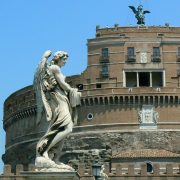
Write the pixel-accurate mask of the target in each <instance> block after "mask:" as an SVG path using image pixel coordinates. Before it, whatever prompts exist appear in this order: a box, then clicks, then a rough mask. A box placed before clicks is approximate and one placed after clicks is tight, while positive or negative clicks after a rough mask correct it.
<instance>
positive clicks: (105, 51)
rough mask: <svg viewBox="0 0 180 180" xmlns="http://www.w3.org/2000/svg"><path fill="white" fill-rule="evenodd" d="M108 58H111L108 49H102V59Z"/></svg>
mask: <svg viewBox="0 0 180 180" xmlns="http://www.w3.org/2000/svg"><path fill="white" fill-rule="evenodd" d="M108 56H109V50H108V48H102V57H108Z"/></svg>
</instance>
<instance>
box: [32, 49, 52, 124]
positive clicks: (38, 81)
mask: <svg viewBox="0 0 180 180" xmlns="http://www.w3.org/2000/svg"><path fill="white" fill-rule="evenodd" d="M50 55H51V51H46V52H45V53H44V55H43V57H42V58H41V61H40V63H39V64H38V67H37V69H36V72H35V75H34V82H33V86H34V90H35V93H36V104H37V123H39V122H40V121H41V119H42V115H43V112H44V110H45V113H46V118H47V121H50V120H51V118H52V111H51V107H50V106H49V103H48V101H47V99H46V96H45V93H44V91H43V89H44V88H43V86H44V84H43V83H44V77H45V75H46V70H47V62H48V58H49V57H50Z"/></svg>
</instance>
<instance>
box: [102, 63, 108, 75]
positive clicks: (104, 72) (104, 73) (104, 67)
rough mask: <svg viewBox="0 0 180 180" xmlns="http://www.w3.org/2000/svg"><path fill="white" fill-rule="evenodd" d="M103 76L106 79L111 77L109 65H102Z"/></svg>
mask: <svg viewBox="0 0 180 180" xmlns="http://www.w3.org/2000/svg"><path fill="white" fill-rule="evenodd" d="M101 76H102V77H104V78H106V77H109V70H108V65H107V64H103V65H102V71H101Z"/></svg>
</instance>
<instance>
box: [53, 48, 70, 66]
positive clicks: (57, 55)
mask: <svg viewBox="0 0 180 180" xmlns="http://www.w3.org/2000/svg"><path fill="white" fill-rule="evenodd" d="M65 57H66V59H67V58H68V53H67V52H65V51H57V52H55V53H54V56H53V58H52V60H51V64H57V63H58V62H59V61H61V60H63V59H64V58H65Z"/></svg>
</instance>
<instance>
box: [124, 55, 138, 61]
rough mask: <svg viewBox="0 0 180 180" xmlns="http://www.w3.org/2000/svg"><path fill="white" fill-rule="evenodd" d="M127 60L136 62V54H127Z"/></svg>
mask: <svg viewBox="0 0 180 180" xmlns="http://www.w3.org/2000/svg"><path fill="white" fill-rule="evenodd" d="M126 62H127V63H135V62H136V56H135V55H126Z"/></svg>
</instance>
